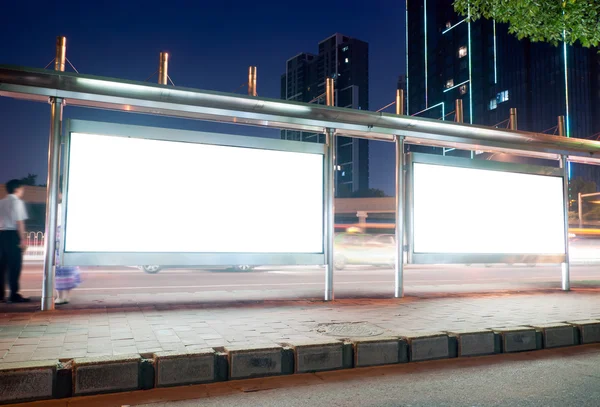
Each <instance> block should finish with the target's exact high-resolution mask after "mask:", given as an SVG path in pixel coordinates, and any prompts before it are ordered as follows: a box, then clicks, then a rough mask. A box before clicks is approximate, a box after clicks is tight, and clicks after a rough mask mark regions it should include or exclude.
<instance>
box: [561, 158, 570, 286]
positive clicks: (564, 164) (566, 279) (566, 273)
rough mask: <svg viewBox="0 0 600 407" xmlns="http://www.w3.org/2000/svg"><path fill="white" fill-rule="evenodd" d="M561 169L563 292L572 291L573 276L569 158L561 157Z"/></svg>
mask: <svg viewBox="0 0 600 407" xmlns="http://www.w3.org/2000/svg"><path fill="white" fill-rule="evenodd" d="M560 168H562V170H563V194H564V210H563V212H564V220H565V228H564V229H565V231H564V233H565V262H564V263H562V264H561V271H562V279H561V281H562V283H561V287H562V290H563V291H570V290H571V275H570V265H569V163H568V160H567V156H565V155H561V156H560Z"/></svg>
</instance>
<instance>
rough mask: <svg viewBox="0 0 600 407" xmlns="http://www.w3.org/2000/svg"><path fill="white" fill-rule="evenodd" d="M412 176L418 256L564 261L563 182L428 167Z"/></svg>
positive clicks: (528, 175) (416, 167) (526, 175)
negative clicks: (514, 256) (530, 256)
mask: <svg viewBox="0 0 600 407" xmlns="http://www.w3.org/2000/svg"><path fill="white" fill-rule="evenodd" d="M471 162H472V165H473V166H476V165H477V163H476V161H475V160H471ZM412 171H413V178H412V185H413V205H414V207H413V231H412V233H413V253H415V254H417V253H444V254H537V255H564V253H565V223H564V206H563V205H564V199H563V194H564V193H563V178H562V177H560V176H548V175H538V174H531V173H519V172H506V171H499V170H486V169H480V168H465V167H458V166H449V165H437V164H432V163H423V162H414V163H413V168H412Z"/></svg>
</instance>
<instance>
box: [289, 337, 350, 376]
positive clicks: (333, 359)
mask: <svg viewBox="0 0 600 407" xmlns="http://www.w3.org/2000/svg"><path fill="white" fill-rule="evenodd" d="M289 345H290V346H291V347H292V349H294V353H295V356H296V358H295V360H294V362H295V371H296V373H311V372H322V371H325V370H337V369H342V368H343V366H344V344H343V343H342V342H340V341H336V340H331V341H322V342H309V343H290V344H289ZM350 349H352V347H350Z"/></svg>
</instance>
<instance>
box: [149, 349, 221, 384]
mask: <svg viewBox="0 0 600 407" xmlns="http://www.w3.org/2000/svg"><path fill="white" fill-rule="evenodd" d="M153 359H154V365H155V366H156V368H155V371H156V374H155V375H154V383H155V386H156V387H169V386H183V385H187V384H200V383H209V382H214V381H215V376H216V374H215V373H216V370H215V366H216V364H215V351H214V350H212V349H207V350H205V351H200V352H157V353H155V354H154V355H153Z"/></svg>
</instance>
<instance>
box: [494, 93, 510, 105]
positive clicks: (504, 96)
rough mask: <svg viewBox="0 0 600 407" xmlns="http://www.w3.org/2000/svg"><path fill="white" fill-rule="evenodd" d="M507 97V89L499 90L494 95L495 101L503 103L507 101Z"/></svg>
mask: <svg viewBox="0 0 600 407" xmlns="http://www.w3.org/2000/svg"><path fill="white" fill-rule="evenodd" d="M508 99H509V96H508V91H507V90H504V91H502V92H499V93H498V94H497V95H496V102H497V103H504V102H507V101H508Z"/></svg>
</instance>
